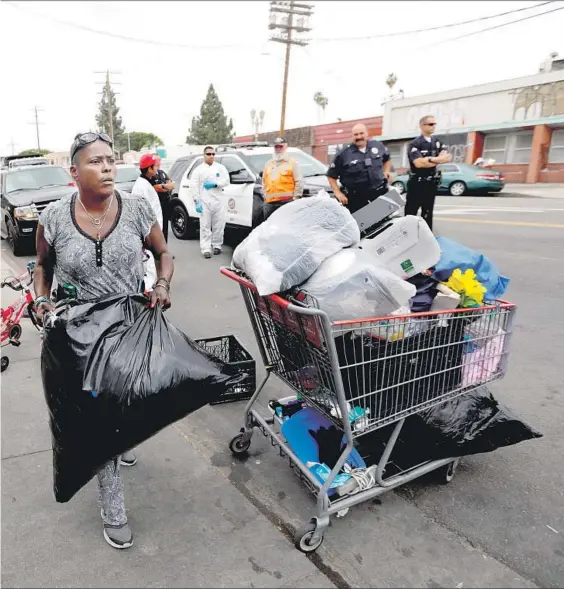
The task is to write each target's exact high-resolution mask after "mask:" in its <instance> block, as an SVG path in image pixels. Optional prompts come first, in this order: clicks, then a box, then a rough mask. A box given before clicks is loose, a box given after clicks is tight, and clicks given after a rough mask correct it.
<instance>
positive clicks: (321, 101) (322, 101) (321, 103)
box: [313, 92, 329, 119]
mask: <svg viewBox="0 0 564 589" xmlns="http://www.w3.org/2000/svg"><path fill="white" fill-rule="evenodd" d="M313 101H314V102H315V104H317V106H318V107H319V108H320V112H321V118H322V119H324V118H325V109H326V108H327V105H328V104H329V99H328V98H327V97H326V96H324V95H323V92H316V93H315V94H314V95H313Z"/></svg>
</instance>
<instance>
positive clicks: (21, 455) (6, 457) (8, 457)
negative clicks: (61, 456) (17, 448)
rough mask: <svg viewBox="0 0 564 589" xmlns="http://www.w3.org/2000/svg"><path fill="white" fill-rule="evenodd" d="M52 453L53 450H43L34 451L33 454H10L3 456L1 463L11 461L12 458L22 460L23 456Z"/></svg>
mask: <svg viewBox="0 0 564 589" xmlns="http://www.w3.org/2000/svg"><path fill="white" fill-rule="evenodd" d="M52 451H53V448H45V450H34V451H33V452H24V453H23V454H12V455H10V456H4V457H3V458H2V462H4V460H12V459H13V458H22V457H23V456H33V455H34V454H43V453H44V452H52Z"/></svg>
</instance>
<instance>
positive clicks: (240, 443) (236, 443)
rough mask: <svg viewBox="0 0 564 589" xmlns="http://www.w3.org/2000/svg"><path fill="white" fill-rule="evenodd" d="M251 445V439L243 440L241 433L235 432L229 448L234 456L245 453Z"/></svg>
mask: <svg viewBox="0 0 564 589" xmlns="http://www.w3.org/2000/svg"><path fill="white" fill-rule="evenodd" d="M250 447H251V440H246V441H244V440H243V434H242V433H241V434H237V435H236V436H235V437H234V438H233V439H232V440H231V441H230V442H229V449H230V450H231V453H232V454H235V456H241V455H242V454H246V453H247V450H248V449H249V448H250Z"/></svg>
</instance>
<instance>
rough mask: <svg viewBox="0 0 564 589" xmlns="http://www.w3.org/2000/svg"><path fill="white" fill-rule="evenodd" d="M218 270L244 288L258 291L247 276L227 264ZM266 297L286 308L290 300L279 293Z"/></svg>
mask: <svg viewBox="0 0 564 589" xmlns="http://www.w3.org/2000/svg"><path fill="white" fill-rule="evenodd" d="M219 271H220V272H221V273H222V274H223V275H224V276H227V278H231V280H234V281H235V282H238V283H239V284H240V285H241V286H244V287H245V288H248V289H250V290H254V291H255V292H258V291H257V287H256V286H255V285H254V284H253V283H252V282H251V281H250V280H249V279H248V278H245V277H244V276H241V275H240V274H238V273H237V272H235V271H234V270H232V269H231V268H228V267H227V266H222V267H221V268H220V269H219ZM268 298H269V299H270V300H271V301H272V302H273V303H275V304H277V305H279V306H280V307H282V308H283V309H287V308H288V307H289V306H290V302H289V301H287V300H286V299H284V298H283V297H281V296H280V295H277V294H273V295H268Z"/></svg>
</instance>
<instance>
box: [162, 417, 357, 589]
mask: <svg viewBox="0 0 564 589" xmlns="http://www.w3.org/2000/svg"><path fill="white" fill-rule="evenodd" d="M173 427H174V428H175V429H176V431H178V433H179V434H180V435H181V437H182V438H183V439H184V440H185V441H186V442H187V443H188V444H190V445H191V446H192V447H193V448H194V449H195V450H196V451H197V452H198V453H199V454H200V455H201V456H203V457H204V458H207V452H206V451H205V446H203V444H201V442H198V441H197V440H196V439H194V437H193V436H189V435H188V434H187V433H186V432H184V431H182V430H181V429H180V428H179V427H178V426H177V425H176V424H174V425H173ZM210 464H211V465H212V467H213V468H214V469H215V470H216V471H217V472H218V473H219V474H220V475H221V476H222V477H223V478H224V479H226V480H227V481H228V482H229V483H230V484H231V485H233V487H235V489H237V491H239V493H241V495H243V497H245V499H247V501H249V503H251V505H253V506H254V507H256V509H257V510H258V511H259V512H260V513H261V514H262V515H263V516H264V517H266V519H267V520H268V521H269V522H270V523H271V524H272V525H274V526H275V527H276V528H277V529H278V531H280V532H282V534H283V535H284V536H285V537H286V539H287V540H289V541H290V543H291V544H292V545H293V544H294V541H293V539H294V534H295V533H296V529H295V528H294V526H293V525H291V524H289V523H287V522H285V521H284V520H282V519H281V518H280V517H278V516H277V515H276V514H275V513H274V512H273V511H272V510H271V509H269V508H268V507H267V506H266V505H265V504H264V503H263V502H262V501H260V500H259V499H257V497H255V496H254V495H253V494H252V492H251V491H250V490H249V489H248V488H247V487H246V486H245V485H244V484H243V483H242V482H240V481H237V480H235V479H234V478H233V477H231V476H226V474H225V472H224V471H223V469H221V468H219V467H217V466H215V465H214V464H213V462H211V461H210ZM305 556H306V558H308V560H309V561H310V562H311V563H312V564H313V565H314V566H315V568H317V569H318V570H319V572H320V573H322V574H323V575H325V576H326V577H327V578H328V579H329V581H331V583H333V584H334V585H335V587H337V588H338V589H350V588H351V585H350V584H349V583H347V581H346V580H345V579H344V578H343V577H342V575H341V574H340V573H338V572H337V571H335V570H334V569H332V568H331V567H330V566H329V565H328V564H327V563H325V562H324V561H323V558H322V557H321V556H320V555H319V554H317V553H313V554H307V555H305Z"/></svg>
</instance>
